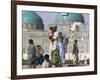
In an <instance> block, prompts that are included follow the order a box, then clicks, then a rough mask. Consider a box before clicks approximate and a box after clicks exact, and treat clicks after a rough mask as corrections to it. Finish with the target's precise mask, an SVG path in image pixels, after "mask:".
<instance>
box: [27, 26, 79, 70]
mask: <svg viewBox="0 0 100 80" xmlns="http://www.w3.org/2000/svg"><path fill="white" fill-rule="evenodd" d="M48 38H49V42H50V47H49V49H50V50H49V54H45V55H44V50H43V49H42V47H41V45H37V46H35V45H34V41H33V40H32V39H30V40H29V44H30V45H29V47H28V63H29V66H30V67H32V68H36V66H37V65H41V66H42V67H43V68H48V67H59V66H63V64H64V63H65V53H66V45H67V44H68V39H67V38H66V37H65V36H64V34H63V32H59V31H57V26H54V27H52V26H51V27H50V28H49V31H48ZM72 53H73V54H74V57H75V59H76V60H75V62H76V64H78V53H79V51H78V46H77V40H74V44H73V51H72Z"/></svg>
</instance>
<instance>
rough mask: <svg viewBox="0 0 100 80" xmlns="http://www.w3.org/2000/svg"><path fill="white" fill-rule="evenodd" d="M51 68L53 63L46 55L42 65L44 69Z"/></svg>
mask: <svg viewBox="0 0 100 80" xmlns="http://www.w3.org/2000/svg"><path fill="white" fill-rule="evenodd" d="M49 67H52V62H51V61H50V59H49V55H48V54H45V56H44V62H43V64H42V68H49Z"/></svg>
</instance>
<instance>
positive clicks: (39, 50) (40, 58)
mask: <svg viewBox="0 0 100 80" xmlns="http://www.w3.org/2000/svg"><path fill="white" fill-rule="evenodd" d="M43 54H44V50H43V49H42V48H41V46H40V45H37V52H36V62H37V64H38V65H39V64H40V65H41V64H42V63H43V61H44V58H43Z"/></svg>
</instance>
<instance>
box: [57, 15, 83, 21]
mask: <svg viewBox="0 0 100 80" xmlns="http://www.w3.org/2000/svg"><path fill="white" fill-rule="evenodd" d="M64 19H66V20H68V21H78V22H82V23H84V16H83V15H82V14H81V13H67V14H66V13H64V14H62V13H58V14H57V16H56V20H64Z"/></svg>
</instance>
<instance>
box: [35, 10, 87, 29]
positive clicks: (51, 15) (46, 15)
mask: <svg viewBox="0 0 100 80" xmlns="http://www.w3.org/2000/svg"><path fill="white" fill-rule="evenodd" d="M36 13H37V14H38V15H39V16H40V17H41V18H42V20H43V24H44V26H45V29H47V26H48V24H53V23H55V19H56V15H57V12H43V11H41V12H39V11H36ZM83 16H84V20H85V24H89V14H87V13H83Z"/></svg>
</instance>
